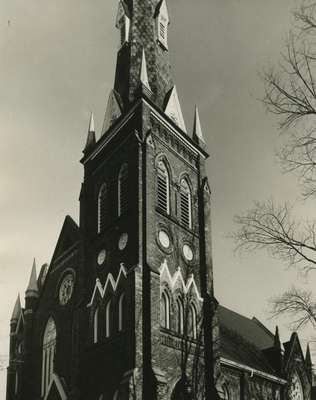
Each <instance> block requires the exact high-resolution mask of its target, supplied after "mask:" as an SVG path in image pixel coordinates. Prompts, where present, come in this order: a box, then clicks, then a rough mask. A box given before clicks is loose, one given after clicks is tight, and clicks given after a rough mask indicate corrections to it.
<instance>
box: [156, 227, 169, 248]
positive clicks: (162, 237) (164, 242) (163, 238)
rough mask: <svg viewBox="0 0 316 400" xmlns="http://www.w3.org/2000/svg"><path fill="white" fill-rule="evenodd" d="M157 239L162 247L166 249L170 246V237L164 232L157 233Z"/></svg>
mask: <svg viewBox="0 0 316 400" xmlns="http://www.w3.org/2000/svg"><path fill="white" fill-rule="evenodd" d="M158 239H159V242H160V244H161V246H162V247H164V248H165V249H168V248H169V246H170V237H169V235H168V233H167V232H166V231H159V233H158Z"/></svg>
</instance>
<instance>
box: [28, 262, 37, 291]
mask: <svg viewBox="0 0 316 400" xmlns="http://www.w3.org/2000/svg"><path fill="white" fill-rule="evenodd" d="M29 297H38V285H37V275H36V263H35V258H34V261H33V266H32V272H31V276H30V280H29V284H28V287H27V289H26V292H25V298H29Z"/></svg>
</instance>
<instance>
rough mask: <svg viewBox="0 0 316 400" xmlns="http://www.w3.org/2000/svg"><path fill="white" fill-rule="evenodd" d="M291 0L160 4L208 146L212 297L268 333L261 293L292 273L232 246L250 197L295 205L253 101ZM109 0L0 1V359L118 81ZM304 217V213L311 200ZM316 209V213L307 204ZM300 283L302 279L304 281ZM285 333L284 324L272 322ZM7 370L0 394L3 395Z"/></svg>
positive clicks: (185, 103) (274, 138) (273, 134)
mask: <svg viewBox="0 0 316 400" xmlns="http://www.w3.org/2000/svg"><path fill="white" fill-rule="evenodd" d="M295 3H297V2H295V1H294V0H265V1H262V0H169V9H170V15H171V26H170V39H169V49H170V54H171V60H172V64H173V72H174V78H175V81H176V84H177V89H178V93H179V97H180V102H181V104H182V108H183V112H184V116H185V120H186V125H187V127H190V126H192V119H193V111H194V105H195V104H196V103H197V104H198V106H199V109H200V116H201V123H202V126H203V129H204V135H205V137H206V139H207V142H208V146H209V151H210V154H211V159H210V162H209V163H208V175H209V180H210V183H211V187H212V193H213V205H212V210H213V226H212V230H213V237H214V240H213V250H214V272H215V291H216V296H217V298H218V300H219V301H220V302H221V303H222V304H223V305H226V306H228V307H231V308H232V309H233V310H236V311H238V312H240V313H243V314H245V315H247V316H253V315H256V317H257V318H259V319H260V320H262V321H263V322H265V323H266V324H267V325H268V326H269V327H270V328H271V329H274V325H275V324H276V321H271V320H269V319H268V317H269V315H268V313H267V310H268V303H267V302H268V299H269V298H270V297H271V296H274V295H277V294H279V293H281V292H282V291H283V290H285V289H286V288H288V287H289V286H291V284H292V283H294V282H296V281H297V280H298V277H297V274H296V272H295V271H286V270H285V266H284V265H282V263H281V262H277V261H274V260H271V259H270V258H268V257H267V256H265V254H263V253H257V254H250V255H249V256H247V257H246V256H243V257H240V256H237V255H234V252H233V249H234V244H233V242H232V241H231V240H230V239H228V238H227V235H228V234H229V233H230V232H231V231H233V230H234V225H233V217H234V215H235V214H238V213H242V212H244V211H246V210H247V209H248V208H249V207H251V204H252V201H253V200H260V199H267V198H270V197H271V196H273V197H274V198H275V199H277V200H285V199H286V200H292V201H298V196H299V188H298V186H297V182H296V180H295V178H294V177H292V176H284V175H282V174H281V173H280V171H279V165H278V164H277V162H276V159H275V157H274V152H275V149H276V148H277V145H278V143H279V142H280V139H279V137H278V131H277V121H276V120H275V119H273V118H272V117H271V116H270V115H267V114H266V113H265V111H264V109H263V107H262V104H261V103H260V102H259V101H258V100H257V99H258V98H259V97H260V96H262V91H263V88H262V83H261V82H260V79H259V76H258V73H259V72H260V70H261V69H262V68H263V67H264V66H266V65H269V64H271V63H276V62H277V60H278V58H279V55H280V51H281V49H282V47H283V44H284V40H285V38H286V35H287V32H288V29H289V27H290V21H291V16H290V11H291V9H293V6H294V5H295ZM116 7H117V0H94V1H87V0H67V1H62V0H50V1H42V0H41V1H40V0H28V1H27V2H26V1H25V0H2V1H1V11H0V143H1V157H0V182H1V186H0V271H1V275H0V295H1V304H0V363H1V364H2V365H3V366H4V367H5V366H6V365H7V352H8V334H9V320H10V314H11V312H12V307H13V304H14V301H15V298H16V296H17V293H18V292H19V291H20V293H21V296H22V298H23V297H24V290H25V287H26V284H27V280H28V277H29V273H30V269H31V265H32V259H33V257H36V260H37V265H38V268H39V267H40V265H42V264H43V263H44V262H49V261H50V258H51V256H52V252H53V249H54V246H55V244H56V240H57V237H58V234H59V230H60V228H61V225H62V222H63V219H64V216H65V215H66V214H70V215H71V216H72V217H73V218H74V219H75V220H77V221H78V205H79V203H78V196H79V190H80V184H81V179H82V167H81V165H80V163H79V159H80V158H81V155H82V153H81V151H82V148H83V146H84V143H85V139H86V133H87V126H88V120H89V114H90V111H93V112H94V114H95V120H96V128H97V131H98V132H100V129H101V125H102V121H103V117H104V111H105V105H106V101H107V96H108V93H109V91H110V89H111V88H112V86H113V82H114V67H115V61H116V51H117V48H118V33H117V32H116V30H115V28H114V21H115V14H116ZM298 206H299V207H300V208H304V207H306V208H308V215H309V216H310V217H311V216H313V212H314V211H313V209H312V206H311V205H309V204H305V205H303V204H302V203H300V202H299V201H298ZM314 214H315V212H314ZM300 283H301V284H302V285H304V284H305V282H303V281H301V282H300ZM280 329H281V335H282V338H283V339H284V340H287V339H288V331H287V329H286V327H285V325H284V324H282V323H281V324H280ZM5 375H6V373H5V370H4V369H3V370H2V371H1V372H0V399H4V398H5V395H4V393H5V391H4V388H5Z"/></svg>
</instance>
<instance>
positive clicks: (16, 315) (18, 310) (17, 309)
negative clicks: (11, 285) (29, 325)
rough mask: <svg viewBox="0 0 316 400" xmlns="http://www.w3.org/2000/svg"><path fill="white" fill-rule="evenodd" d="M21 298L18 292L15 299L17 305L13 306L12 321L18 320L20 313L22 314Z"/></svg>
mask: <svg viewBox="0 0 316 400" xmlns="http://www.w3.org/2000/svg"><path fill="white" fill-rule="evenodd" d="M21 310H22V307H21V300H20V294H18V297H17V299H16V301H15V305H14V308H13V312H12V316H11V322H17V321H18V320H19V317H20V314H21Z"/></svg>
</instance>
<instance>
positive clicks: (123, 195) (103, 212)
mask: <svg viewBox="0 0 316 400" xmlns="http://www.w3.org/2000/svg"><path fill="white" fill-rule="evenodd" d="M111 187H112V185H110V184H109V183H108V182H103V183H102V184H101V185H100V187H99V190H98V204H97V213H98V218H97V219H98V221H97V232H98V233H101V232H102V231H104V229H105V228H106V226H107V225H108V224H109V222H110V221H109V219H110V218H111V216H112V215H113V214H114V213H113V212H112V211H113V210H111V201H110V199H111V198H112V197H113V193H111V192H112V190H111V191H110V188H111ZM116 199H117V215H118V216H119V217H121V216H123V215H125V214H127V212H128V207H129V184H128V165H127V164H126V163H124V164H123V165H122V166H121V168H120V170H119V173H118V176H117V183H116Z"/></svg>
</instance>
